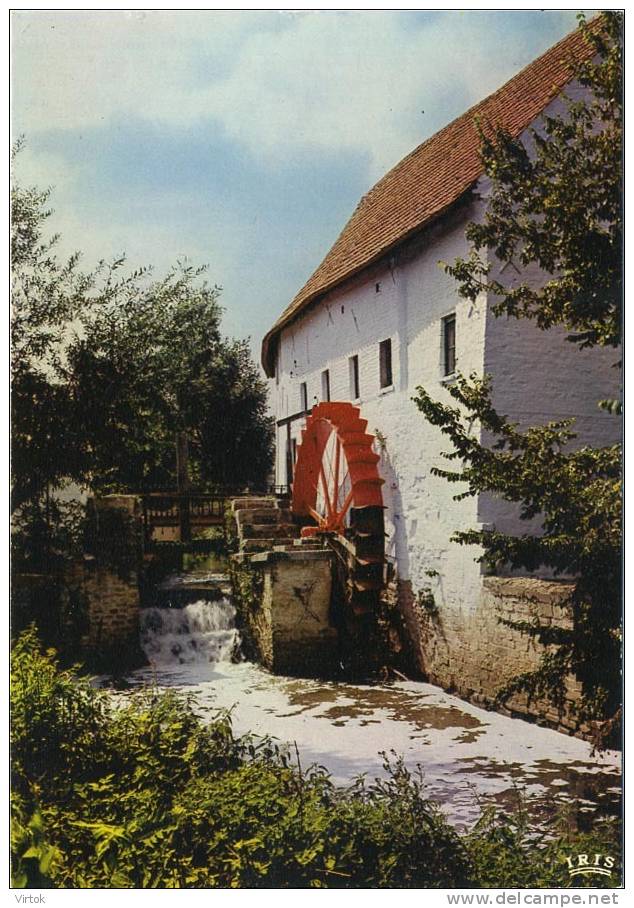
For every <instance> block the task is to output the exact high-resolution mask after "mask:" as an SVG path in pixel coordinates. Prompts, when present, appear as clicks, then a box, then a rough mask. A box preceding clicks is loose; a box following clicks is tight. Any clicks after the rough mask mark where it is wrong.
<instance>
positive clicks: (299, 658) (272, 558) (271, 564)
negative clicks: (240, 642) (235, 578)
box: [234, 551, 338, 677]
mask: <svg viewBox="0 0 634 908" xmlns="http://www.w3.org/2000/svg"><path fill="white" fill-rule="evenodd" d="M236 557H237V559H238V560H239V573H240V574H241V581H240V589H241V590H242V591H243V592H244V591H245V590H246V591H247V592H248V590H250V589H251V590H253V595H251V596H248V595H243V596H241V597H239V598H238V601H237V602H236V607H237V609H238V612H239V617H240V620H241V623H242V624H243V627H244V631H245V634H246V636H247V638H248V641H247V643H248V649H249V650H250V651H251V652H250V655H252V656H253V657H254V658H256V659H257V661H258V662H260V663H261V664H262V665H264V666H266V668H268V669H269V670H270V671H273V672H276V673H280V674H291V675H300V676H306V677H315V676H319V675H322V674H327V673H328V672H329V671H330V670H331V669H332V667H333V665H334V664H336V659H337V654H338V646H337V631H336V628H335V627H334V626H333V625H332V623H331V608H330V601H331V593H332V571H331V564H330V555H329V553H328V552H318V551H307V552H302V551H298V552H297V553H295V552H264V553H262V554H256V555H250V556H249V555H239V556H236ZM234 587H235V583H234ZM235 592H236V591H235V589H234V594H235Z"/></svg>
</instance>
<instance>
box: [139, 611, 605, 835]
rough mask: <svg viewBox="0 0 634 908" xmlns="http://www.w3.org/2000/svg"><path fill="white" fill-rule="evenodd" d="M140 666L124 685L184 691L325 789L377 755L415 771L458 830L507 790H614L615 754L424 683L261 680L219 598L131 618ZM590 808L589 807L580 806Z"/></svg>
mask: <svg viewBox="0 0 634 908" xmlns="http://www.w3.org/2000/svg"><path fill="white" fill-rule="evenodd" d="M141 642H142V645H143V648H144V650H145V652H146V654H147V657H148V660H149V663H150V666H149V667H148V668H144V669H140V670H138V671H136V672H134V673H133V674H132V675H131V676H130V677H129V681H130V682H131V683H132V684H133V685H135V686H136V685H143V684H151V685H153V686H158V687H159V688H166V689H170V690H180V691H182V692H183V693H184V694H189V695H193V697H194V700H195V703H196V708H197V710H198V711H199V713H200V715H201V716H202V717H205V718H207V719H212V718H213V717H214V715H215V714H216V713H217V712H218V711H221V710H222V711H224V710H227V709H230V710H231V716H232V723H233V729H234V732H235V733H236V734H238V735H241V734H248V733H253V734H256V735H269V736H271V737H273V738H275V739H277V740H278V741H279V742H280V743H283V744H284V743H292V742H295V743H296V744H297V747H298V750H299V753H300V757H301V760H302V765H303V766H304V767H306V766H308V765H310V764H311V763H317V764H319V765H322V766H325V767H326V768H327V769H328V771H329V772H330V773H331V775H332V777H333V781H335V782H336V783H337V784H342V785H343V784H347V783H349V782H350V781H352V780H353V779H354V778H356V777H357V776H359V775H361V774H365V775H366V776H367V777H368V778H369V779H374V778H377V777H381V776H384V775H385V769H384V767H383V757H382V756H381V751H385V752H388V753H389V752H390V751H394V752H395V753H396V754H398V755H402V756H403V758H404V759H405V762H406V764H407V766H408V767H409V768H410V769H414V768H415V767H416V766H417V765H420V767H421V768H422V771H423V774H424V779H425V782H426V785H427V792H428V795H429V797H431V798H433V799H434V800H437V801H438V802H439V803H440V804H441V806H442V808H443V810H444V812H445V813H446V814H447V816H448V817H449V818H450V820H451V821H452V822H454V823H456V824H457V825H459V826H468V825H470V824H471V823H473V822H474V821H475V820H476V819H477V818H478V816H479V814H480V811H481V803H480V801H481V799H482V798H484V799H488V798H494V799H496V800H497V801H498V802H500V801H501V803H503V804H504V805H505V806H507V807H512V806H513V804H516V803H517V792H518V791H520V792H522V793H523V795H524V796H525V797H528V798H529V799H533V800H535V801H538V800H541V801H545V802H550V805H551V807H552V805H554V804H560V805H563V804H565V803H567V802H570V801H572V800H573V799H578V801H579V803H580V804H581V803H583V802H584V801H585V803H589V802H588V800H587V799H588V798H591V799H594V798H595V795H596V797H597V799H598V800H597V803H598V802H599V801H600V800H601V799H602V798H603V799H605V798H606V797H607V796H608V794H609V795H610V796H611V799H612V802H614V800H615V799H614V795H615V794H616V793H617V792H618V788H617V786H618V783H619V773H620V762H621V755H620V754H619V753H618V752H616V751H608V752H606V753H603V754H599V755H596V754H593V753H592V748H591V746H590V744H588V743H587V742H586V741H582V740H580V739H578V738H572V737H568V736H566V735H562V734H560V733H558V732H556V731H552V730H551V729H547V728H540V727H538V726H536V725H534V724H531V723H528V722H524V721H522V720H521V719H511V718H509V717H507V716H502V715H500V714H498V713H495V712H487V711H485V710H483V709H480V708H478V707H476V706H473V705H472V704H470V703H467V702H465V701H464V700H460V699H459V698H457V697H454V696H452V695H450V694H447V693H445V692H444V691H443V690H441V689H440V688H438V687H434V686H433V685H431V684H426V683H424V682H413V681H412V682H409V681H408V682H397V683H393V684H383V685H367V684H347V683H340V682H328V681H316V680H310V679H298V678H288V677H284V676H277V675H271V674H269V673H268V672H267V671H265V670H264V669H262V668H261V667H260V666H257V665H253V664H251V663H247V662H239V657H238V663H237V664H236V654H237V653H238V652H239V634H238V631H237V630H236V628H235V609H234V607H233V606H232V604H231V602H230V600H229V599H227V598H221V599H218V600H216V601H212V602H210V601H205V600H204V599H201V600H200V601H196V602H193V603H191V604H189V605H185V606H183V607H182V608H148V609H144V610H143V611H142V612H141ZM590 803H592V802H590Z"/></svg>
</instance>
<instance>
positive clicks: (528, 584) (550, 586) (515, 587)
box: [482, 577, 574, 605]
mask: <svg viewBox="0 0 634 908" xmlns="http://www.w3.org/2000/svg"><path fill="white" fill-rule="evenodd" d="M482 586H483V587H484V589H485V591H487V592H490V593H492V594H493V595H494V596H501V597H504V598H507V597H508V598H513V599H524V600H528V601H529V602H544V603H549V604H551V605H562V604H563V603H564V602H565V601H566V600H567V599H568V598H569V597H570V595H571V594H572V591H573V590H574V583H572V582H571V581H569V580H541V579H540V578H538V577H484V578H483V581H482Z"/></svg>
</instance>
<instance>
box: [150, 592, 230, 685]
mask: <svg viewBox="0 0 634 908" xmlns="http://www.w3.org/2000/svg"><path fill="white" fill-rule="evenodd" d="M235 618H236V611H235V608H234V607H233V605H232V604H231V602H230V601H229V600H228V599H227V598H222V599H218V600H216V601H215V602H207V601H205V600H204V599H200V600H198V601H197V602H191V603H189V605H183V606H182V608H145V609H142V610H141V615H140V634H141V646H142V647H143V650H144V652H145V655H146V656H147V658H148V661H149V662H150V664H151V665H153V666H155V667H158V666H160V667H163V668H169V667H171V666H174V665H187V664H194V663H195V664H205V663H206V664H209V663H210V662H211V663H217V662H227V661H230V660H231V658H232V657H234V655H235V653H236V651H237V649H238V647H239V643H240V640H239V634H238V631H237V629H236V626H235Z"/></svg>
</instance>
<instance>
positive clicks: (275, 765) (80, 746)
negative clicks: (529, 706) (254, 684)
mask: <svg viewBox="0 0 634 908" xmlns="http://www.w3.org/2000/svg"><path fill="white" fill-rule="evenodd" d="M12 686H13V710H12V746H13V790H14V801H13V826H12V853H13V881H14V885H15V886H18V887H24V886H30V887H38V888H44V887H51V888H60V887H69V888H97V887H99V888H104V887H143V888H147V887H195V888H207V887H208V888H213V887H223V888H225V887H228V888H238V887H245V888H246V887H248V888H286V887H288V888H314V887H319V888H323V887H327V888H374V887H381V888H410V887H411V888H441V887H446V888H453V887H479V886H491V885H505V886H522V885H544V886H546V885H569V883H568V881H566V880H565V879H564V877H565V876H566V873H565V866H564V865H563V863H562V862H561V861H559V864H558V865H557V866H555V865H554V864H552V863H551V864H549V863H548V860H545V859H544V855H547V851H544V850H543V849H542V851H541V853H540V849H539V848H538V849H536V848H535V846H534V837H533V840H532V841H531V839H530V836H527V835H526V834H525V831H524V830H519V829H518V830H515V832H513V830H512V829H511V826H510V825H509V823H508V822H507V823H506V824H503V825H500V824H499V822H498V821H497V820H496V819H495V818H492V817H490V816H488V815H487V817H486V819H485V820H484V819H483V821H482V823H481V824H480V825H479V827H477V828H476V830H474V831H473V832H472V833H471V834H470V835H468V836H460V835H458V834H457V832H456V831H455V830H453V829H452V827H451V826H449V825H448V824H447V822H446V821H445V820H444V818H443V817H442V815H441V814H440V812H439V811H438V809H437V808H436V807H435V806H434V804H433V803H432V802H430V801H429V800H427V799H426V798H425V796H424V791H423V785H422V782H421V781H420V780H419V779H418V778H416V777H414V776H412V775H411V774H410V773H409V772H408V770H407V769H406V767H405V766H404V765H403V763H402V761H400V760H395V761H393V762H392V764H391V765H389V764H388V768H389V769H390V774H389V776H388V778H387V779H386V780H384V781H376V782H375V783H374V784H367V783H365V782H363V781H361V780H360V781H358V782H357V783H355V784H354V785H352V786H350V787H349V788H347V789H345V790H341V789H338V788H336V787H335V786H334V785H333V784H332V782H331V780H330V778H329V776H328V774H327V773H326V772H325V770H323V769H322V768H319V767H311V768H309V769H308V770H304V769H302V767H301V765H300V761H299V755H298V754H296V755H295V756H291V754H289V753H288V752H287V751H285V750H282V749H280V748H279V747H278V746H276V745H274V744H273V743H272V742H271V741H270V740H268V739H257V740H256V739H251V738H235V737H234V736H233V734H232V732H231V725H230V719H229V717H228V716H226V715H225V716H220V717H218V718H217V719H216V720H215V721H214V722H212V723H211V724H208V725H206V724H203V723H202V722H201V721H200V720H199V719H198V718H197V717H196V715H195V713H194V710H193V707H192V704H191V703H190V702H188V701H187V700H183V699H179V698H177V697H175V696H170V695H160V696H159V695H156V694H154V693H152V692H147V691H145V692H140V693H138V694H135V695H134V696H133V697H132V698H131V700H130V703H129V705H127V706H125V707H119V708H114V707H113V705H112V703H111V701H110V699H109V698H108V696H107V695H105V694H104V693H102V692H99V691H96V690H94V689H92V688H91V687H90V686H89V685H88V684H87V683H86V682H85V681H82V680H81V679H79V678H77V677H76V676H74V675H73V674H72V673H71V672H63V671H59V670H58V668H57V665H56V661H55V656H54V654H53V653H52V652H51V651H48V652H43V651H42V649H41V647H40V645H39V643H38V641H37V638H36V636H35V633H34V632H27V633H26V634H24V635H23V636H22V637H21V638H20V639H19V641H18V642H17V644H16V646H15V648H14V652H13V656H12ZM552 841H554V840H551V844H550V845H548V846H544V847H545V848H548V847H550V848H551V851H552V849H553V848H554V846H553V844H552ZM557 841H561V840H557ZM595 846H596V848H599V847H605V839H603V840H602V841H601V842H600V843H599V841H596V842H594V843H593V846H592V847H595ZM610 847H612V848H613V847H614V846H613V845H611V846H610ZM588 848H590V845H588ZM536 852H537V853H536ZM568 853H570V852H568ZM553 854H554V851H553ZM538 868H539V869H538ZM549 874H550V876H549ZM535 880H540V881H541V882H535Z"/></svg>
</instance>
